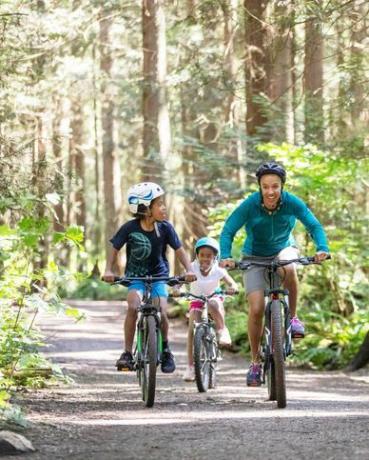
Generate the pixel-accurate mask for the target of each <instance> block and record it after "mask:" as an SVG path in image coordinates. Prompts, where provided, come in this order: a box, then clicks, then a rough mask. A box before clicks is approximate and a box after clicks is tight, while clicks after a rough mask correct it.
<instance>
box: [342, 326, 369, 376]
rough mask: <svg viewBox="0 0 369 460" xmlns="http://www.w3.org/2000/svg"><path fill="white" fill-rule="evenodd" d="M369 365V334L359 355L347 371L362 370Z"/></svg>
mask: <svg viewBox="0 0 369 460" xmlns="http://www.w3.org/2000/svg"><path fill="white" fill-rule="evenodd" d="M368 363H369V332H368V333H367V334H366V336H365V339H364V341H363V343H362V344H361V347H360V349H359V351H358V352H357V354H356V355H355V356H354V358H353V359H352V361H351V363H350V364H349V365H348V366H347V370H348V371H350V372H352V371H356V370H357V369H361V368H362V367H364V366H365V365H367V364H368Z"/></svg>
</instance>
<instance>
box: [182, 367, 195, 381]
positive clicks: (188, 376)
mask: <svg viewBox="0 0 369 460" xmlns="http://www.w3.org/2000/svg"><path fill="white" fill-rule="evenodd" d="M183 380H184V381H185V382H194V381H195V369H194V367H193V366H187V367H186V370H185V372H184V374H183Z"/></svg>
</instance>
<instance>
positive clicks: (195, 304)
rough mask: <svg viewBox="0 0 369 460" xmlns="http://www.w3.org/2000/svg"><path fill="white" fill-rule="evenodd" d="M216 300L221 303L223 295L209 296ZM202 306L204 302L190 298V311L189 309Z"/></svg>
mask: <svg viewBox="0 0 369 460" xmlns="http://www.w3.org/2000/svg"><path fill="white" fill-rule="evenodd" d="M213 299H214V300H216V301H217V302H218V303H223V297H222V296H220V295H215V296H213V297H212V298H211V300H213ZM203 306H204V302H203V301H202V300H199V299H194V300H191V302H190V311H191V310H202V307H203Z"/></svg>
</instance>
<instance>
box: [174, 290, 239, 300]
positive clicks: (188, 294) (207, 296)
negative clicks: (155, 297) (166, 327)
mask: <svg viewBox="0 0 369 460" xmlns="http://www.w3.org/2000/svg"><path fill="white" fill-rule="evenodd" d="M238 293H239V291H235V292H234V293H233V294H227V291H214V292H212V293H211V294H209V295H195V294H192V293H191V292H180V293H179V294H178V295H173V294H169V297H170V298H171V299H175V298H178V297H191V298H193V299H198V300H203V301H204V302H205V301H206V300H209V299H211V298H212V297H214V296H215V295H237V294H238Z"/></svg>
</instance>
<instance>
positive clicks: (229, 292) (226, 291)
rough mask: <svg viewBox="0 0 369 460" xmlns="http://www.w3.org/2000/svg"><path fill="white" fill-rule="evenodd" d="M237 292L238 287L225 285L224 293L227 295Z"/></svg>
mask: <svg viewBox="0 0 369 460" xmlns="http://www.w3.org/2000/svg"><path fill="white" fill-rule="evenodd" d="M237 292H238V289H237V288H235V287H227V289H226V290H225V293H226V294H227V295H234V294H236V293H237Z"/></svg>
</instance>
